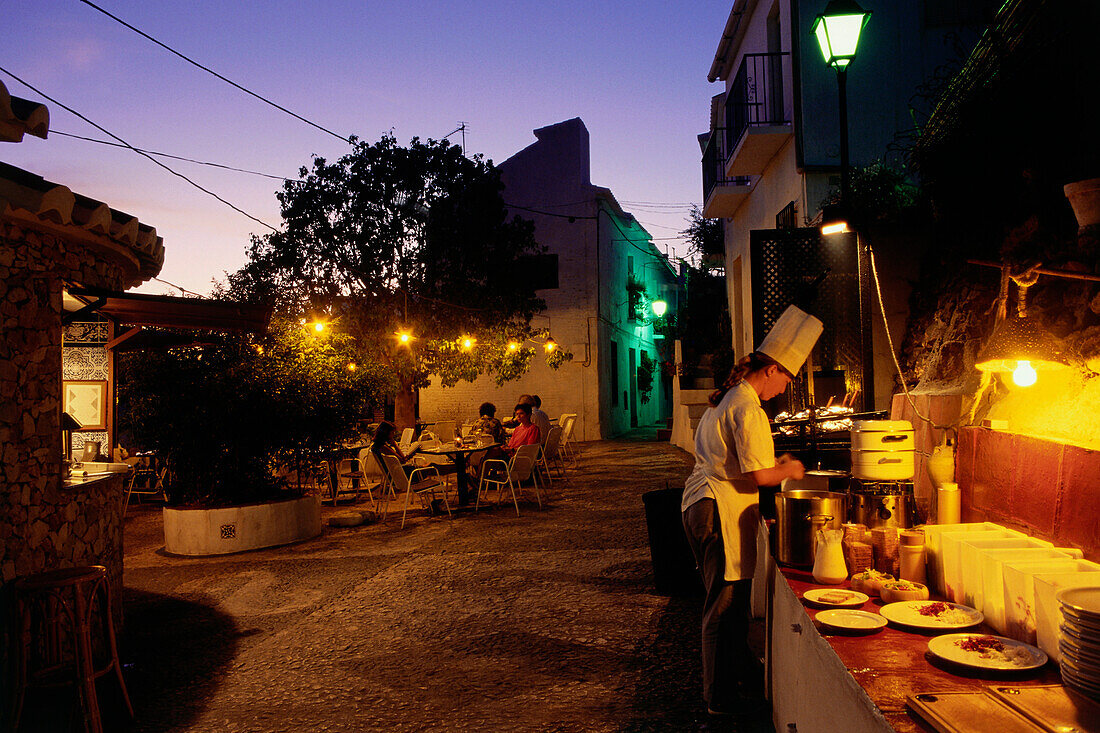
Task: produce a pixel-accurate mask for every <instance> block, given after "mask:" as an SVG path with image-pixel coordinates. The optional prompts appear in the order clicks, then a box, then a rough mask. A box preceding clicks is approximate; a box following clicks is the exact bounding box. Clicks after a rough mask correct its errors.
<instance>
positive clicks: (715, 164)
mask: <svg viewBox="0 0 1100 733" xmlns="http://www.w3.org/2000/svg"><path fill="white" fill-rule="evenodd" d="M725 132H726V131H725V130H724V129H723V128H718V129H715V130H711V133H710V139H709V140H708V141H707V147H706V148H705V149H704V150H703V205H704V206H705V205H706V202H707V199H708V198H710V194H711V191H713V190H714V187H715V186H747V185H749V184H750V183H752V177H751V176H734V177H733V178H730V177H728V176H726V151H725V134H724V133H725Z"/></svg>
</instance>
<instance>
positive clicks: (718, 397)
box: [707, 351, 786, 407]
mask: <svg viewBox="0 0 1100 733" xmlns="http://www.w3.org/2000/svg"><path fill="white" fill-rule="evenodd" d="M770 366H777V367H779V368H780V369H783V367H782V366H780V364H779V362H777V361H776V360H775V359H773V358H771V357H770V356H766V355H764V354H761V353H760V352H759V351H754V352H752V353H751V354H749V355H748V356H746V357H743V358H742V359H741V360H740V361H738V362H737V364H735V365H734V367H733V369H731V370H730V373H729V376H728V377H726V379H725V381H724V382H722V386H720V387H719V388H718V389H716V390H714V391H713V392H711V393H710V397H709V398H708V400H707V401H708V402H710V406H711V407H718V403H719V402H721V401H722V398H723V397H725V396H726V392H729V391H730V389H732V388H733V387H734V386H735V385H736V384H737V383H738V382H741V381H743V380H744V379H745V377H747V376H749V375H750V374H752V373H753V372H758V371H760V370H761V369H767V368H768V367H770ZM783 371H786V369H783Z"/></svg>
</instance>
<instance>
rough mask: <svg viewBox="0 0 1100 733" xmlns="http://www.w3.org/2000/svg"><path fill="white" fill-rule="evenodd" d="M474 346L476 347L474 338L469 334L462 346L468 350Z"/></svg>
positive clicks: (463, 340)
mask: <svg viewBox="0 0 1100 733" xmlns="http://www.w3.org/2000/svg"><path fill="white" fill-rule="evenodd" d="M473 347H474V340H473V339H472V338H470V337H469V336H467V337H466V338H464V339H462V348H464V349H466V351H469V350H470V349H472V348H473Z"/></svg>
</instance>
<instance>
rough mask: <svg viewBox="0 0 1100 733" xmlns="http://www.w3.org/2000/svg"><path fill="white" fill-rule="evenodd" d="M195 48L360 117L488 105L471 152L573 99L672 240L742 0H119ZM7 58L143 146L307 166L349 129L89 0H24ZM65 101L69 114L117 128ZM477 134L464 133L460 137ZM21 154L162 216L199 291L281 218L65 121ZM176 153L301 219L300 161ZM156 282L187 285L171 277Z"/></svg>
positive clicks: (200, 175)
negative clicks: (285, 194) (284, 192)
mask: <svg viewBox="0 0 1100 733" xmlns="http://www.w3.org/2000/svg"><path fill="white" fill-rule="evenodd" d="M96 4H97V5H99V6H100V7H102V8H104V9H105V10H107V11H109V12H110V13H112V14H114V15H116V16H118V17H119V18H121V19H122V20H124V21H126V22H128V23H130V24H131V25H133V26H135V27H137V28H139V29H141V30H142V31H144V32H146V33H148V34H149V35H151V36H153V37H154V38H156V39H158V40H159V41H161V42H162V43H164V44H166V45H168V46H170V47H172V48H173V49H175V50H176V51H179V52H180V53H182V54H184V55H186V56H188V57H190V58H192V59H194V60H195V61H198V62H199V63H202V64H204V65H206V66H208V67H210V68H212V69H213V70H214V71H217V72H219V73H220V74H222V75H223V76H226V77H228V78H229V79H231V80H233V81H235V82H237V83H238V84H240V85H241V86H243V87H245V88H248V89H250V90H252V91H254V92H256V93H258V94H260V95H262V96H264V97H266V98H268V99H270V100H272V101H274V102H277V103H278V104H280V105H282V106H284V107H286V108H288V109H290V110H292V111H294V112H296V113H297V114H299V115H301V116H303V117H305V118H307V119H309V120H311V121H314V122H316V123H318V124H319V125H321V126H323V127H326V128H328V129H330V130H333V131H335V132H337V133H340V134H341V135H345V136H346V135H352V134H354V135H358V136H359V137H360V138H361V139H363V140H366V141H368V142H373V141H376V140H377V139H378V138H379V137H381V136H382V135H383V134H385V133H387V132H389V131H391V130H392V131H393V133H394V134H395V135H396V136H397V139H398V141H399V142H400V143H401V144H408V142H409V140H410V139H411V138H412V137H413V136H419V137H421V138H429V137H430V138H435V139H438V138H441V137H443V136H445V135H447V134H448V133H450V132H451V131H452V130H454V129H455V128H457V127H458V125H459V122H460V121H464V122H465V123H466V124H467V126H468V129H467V132H466V149H467V152H468V153H471V154H472V153H483V154H484V155H485V156H486V157H488V158H490V159H492V160H493V161H495V162H497V163H499V162H501V161H503V160H505V159H506V158H508V157H509V156H511V155H512V154H514V153H515V152H517V151H519V150H520V149H522V148H524V147H526V146H527V145H529V144H531V143H533V142H534V136H533V135H532V134H531V131H532V130H533V129H535V128H538V127H542V126H544V125H549V124H553V123H555V122H560V121H562V120H566V119H570V118H572V117H580V118H581V119H582V120H584V123H585V125H586V126H587V127H588V130H589V133H590V134H591V143H592V181H593V183H595V184H597V185H602V186H607V187H609V188H610V189H611V190H612V191H613V192H614V193H615V194H616V196H617V197H618V198H619V200H620V202H621V203H622V204H623V206H624V208H626V209H627V210H628V211H631V212H632V213H634V214H635V216H637V218H638V219H639V220H640V221H641V222H642V223H643V224H644V225H645V226H646V227H647V229H648V230H649V232H650V234H652V235H653V237H654V238H655V239H656V240H657V242H656V243H657V244H658V245H660V246H661V247H662V249H664V247H665V245H668V247H669V250H670V253H672V252H674V253H675V254H677V255H679V254H683V253H684V251H685V247H684V246H683V244H682V243H681V242H680V241H678V240H673V239H662V238H668V237H675V236H677V232H678V231H679V230H681V229H683V228H684V227H685V225H686V224H685V218H686V216H687V211H688V204H689V203H691V202H697V203H698V202H699V201H700V198H701V187H702V184H701V181H700V166H699V159H700V152H699V147H698V144H697V143H696V139H695V138H696V135H697V134H698V133H700V132H704V131H705V130H706V128H707V125H708V124H709V120H708V110H709V103H708V100H709V98H710V97H711V96H712V95H714V94H717V93H719V92H720V91H722V90H721V83H716V84H708V83H707V80H706V75H707V71H708V70H709V68H710V63H711V60H712V58H713V54H714V51H715V49H716V47H717V45H718V41H719V38H720V36H721V32H722V28H723V26H724V24H725V21H726V18H727V16H728V14H729V10H730V7H731V3H730V0H703V1H701V2H700V1H696V2H692V3H690V4H681V3H668V2H657V1H656V0H653V1H644V2H637V1H636V2H629V3H628V2H618V1H615V2H598V3H591V2H573V1H569V2H550V3H545V2H531V1H529V0H509V1H508V2H499V1H497V0H491V1H487V2H468V3H454V2H448V3H444V2H432V1H428V0H403V1H402V2H377V1H371V0H360V1H358V2H355V1H353V0H316V1H314V2H309V1H306V0H268V1H267V2H262V3H261V2H234V1H233V0H229V1H228V2H227V1H226V0H219V1H218V2H212V1H210V0H189V1H188V2H166V1H164V0H98V1H97V2H96ZM5 11H6V13H5V17H6V20H5V25H6V27H7V29H8V30H7V32H6V34H5V43H4V46H5V50H4V53H3V54H0V57H2V59H3V61H2V63H0V66H2V67H3V68H5V69H7V70H8V71H9V72H11V73H12V74H15V75H17V76H18V77H20V78H21V79H23V80H24V81H26V82H27V83H29V84H31V85H33V86H35V87H36V88H38V89H39V90H41V92H43V93H44V94H47V95H49V96H50V97H53V98H54V99H56V100H57V101H58V102H60V103H62V104H65V105H67V106H69V107H71V108H73V109H74V110H76V111H77V112H79V113H81V114H83V115H84V116H86V117H88V118H89V119H90V120H92V121H94V122H95V123H97V124H99V125H101V126H102V127H104V128H105V129H107V130H109V131H110V132H111V133H113V134H115V135H117V136H119V137H121V138H123V139H124V140H126V141H127V142H129V143H130V144H132V145H134V146H135V147H138V148H144V149H147V150H153V151H158V152H164V153H170V154H173V155H178V156H182V157H187V158H194V159H198V160H202V161H209V162H215V163H220V164H223V165H229V166H234V167H238V168H246V169H250V170H253V171H259V172H263V173H268V174H273V175H277V176H289V177H297V171H298V168H299V167H300V166H302V165H307V164H308V163H309V161H310V156H311V155H312V154H318V155H322V156H325V157H327V158H330V159H335V158H337V157H339V156H340V155H342V154H344V153H345V152H347V151H348V146H347V144H346V143H344V142H342V141H340V140H338V139H336V138H335V137H332V136H330V135H328V134H326V133H324V132H322V131H320V130H317V129H315V128H313V127H310V126H308V125H307V124H305V123H303V122H300V121H298V120H296V119H294V118H292V117H290V116H289V115H287V114H285V113H283V112H280V111H278V110H276V109H273V108H272V107H269V106H267V105H265V104H263V103H262V102H259V101H257V100H256V99H254V98H252V97H250V96H248V95H246V94H245V93H243V92H241V91H239V90H237V89H234V88H232V87H230V86H229V85H227V84H225V83H224V82H222V81H221V80H219V79H216V78H215V77H213V76H211V75H209V74H207V73H206V72H203V71H201V70H199V69H197V68H195V67H194V66H191V65H190V64H188V63H187V62H185V61H183V60H181V59H180V58H178V57H176V56H174V55H172V54H171V53H169V52H168V51H166V50H164V49H163V48H160V47H159V46H156V45H155V44H153V43H152V42H151V41H149V40H147V39H145V38H142V37H141V36H139V35H137V34H136V33H134V32H133V31H131V30H130V29H128V28H126V27H124V26H122V25H120V24H119V23H117V22H116V21H114V20H112V19H111V18H109V17H107V16H106V15H103V14H102V13H100V12H99V11H97V10H95V9H94V8H92V7H90V6H88V5H86V4H84V3H82V2H80V1H79V0H39V1H38V2H13V3H7V4H5ZM0 78H3V81H4V84H5V85H7V87H8V90H9V91H10V92H11V94H12V95H14V96H20V97H25V98H28V99H32V100H35V101H41V102H44V103H46V104H47V106H48V107H49V109H50V117H51V130H54V131H60V132H65V133H72V134H76V135H82V136H86V137H92V138H97V139H105V138H106V136H105V135H104V134H103V133H101V132H99V131H98V130H96V129H95V128H93V127H91V126H90V125H88V124H87V123H85V122H84V121H82V120H80V119H79V118H77V117H75V116H74V115H72V114H70V113H69V112H66V111H65V110H64V109H62V108H60V107H59V106H58V105H56V104H53V103H51V102H49V101H48V100H46V99H44V98H42V97H40V96H39V94H37V93H35V92H33V91H31V90H30V89H28V88H27V87H25V86H23V85H22V84H20V83H19V82H17V81H15V80H14V79H12V78H11V77H10V76H7V75H2V74H0ZM450 139H451V140H452V141H455V142H460V140H461V138H460V136H459V135H458V134H456V135H454V136H452V137H451V138H450ZM0 151H2V158H0V159H2V160H3V161H4V162H7V163H10V164H12V165H16V166H19V167H21V168H25V169H27V170H29V171H31V172H33V173H36V174H38V175H41V176H43V177H44V178H46V179H48V180H51V181H54V182H56V183H61V184H64V185H66V186H68V187H69V188H71V189H72V190H73V191H75V192H77V193H80V194H84V195H87V196H91V197H93V198H96V199H99V200H101V201H104V202H105V203H107V204H108V205H110V206H111V207H113V208H115V209H120V210H122V211H125V212H127V213H130V214H133V215H135V216H137V217H138V219H139V220H140V221H142V222H143V223H146V224H149V225H151V226H154V227H156V229H157V232H158V233H159V234H160V235H161V236H162V237H164V243H165V249H166V255H165V263H164V268H163V270H162V272H161V275H160V277H161V278H162V279H163V280H166V281H169V282H172V283H175V284H178V285H180V286H183V287H184V288H187V289H189V290H191V291H195V292H198V293H200V294H207V293H209V291H210V289H211V286H212V283H213V281H214V280H216V279H221V278H222V273H223V272H224V271H227V270H228V271H233V270H236V269H237V268H238V267H240V265H242V264H243V262H244V259H245V248H246V246H247V244H248V239H249V235H250V234H252V233H263V232H264V231H267V230H266V229H265V228H264V227H262V226H261V225H260V224H257V223H255V222H253V221H251V220H250V219H248V218H246V217H245V216H242V215H241V214H239V213H237V212H235V211H233V210H231V209H230V208H228V207H226V206H225V205H224V204H222V203H220V202H218V201H217V200H215V199H214V198H212V197H210V196H208V195H206V194H204V193H202V192H201V191H199V190H197V189H195V188H193V187H191V186H190V185H188V184H187V183H186V182H184V181H182V180H180V179H178V178H176V177H174V176H172V175H171V174H170V173H168V172H167V171H164V170H163V169H160V168H158V167H157V166H155V165H154V164H153V163H151V162H149V161H148V160H146V159H144V158H142V157H140V156H138V155H137V154H135V153H133V152H132V151H129V150H125V149H119V148H112V147H107V146H103V145H97V144H94V143H90V142H85V141H82V140H76V139H72V138H67V137H64V136H62V135H56V134H51V135H50V138H49V139H48V140H41V139H39V138H35V137H30V136H28V137H26V138H25V139H24V141H23V142H22V143H19V144H10V143H8V144H4V145H3V146H2V147H0ZM162 160H164V162H165V163H166V164H167V165H169V166H170V167H172V168H173V169H174V170H176V171H178V172H180V173H182V174H184V175H186V176H188V177H189V178H191V179H193V180H195V181H196V182H197V183H199V184H201V185H202V186H204V187H206V188H208V189H210V190H212V191H214V192H216V193H217V194H219V195H220V196H222V197H223V198H225V199H227V200H229V201H230V202H232V203H233V204H234V205H236V206H238V207H240V208H241V209H243V210H244V211H246V212H248V213H249V214H251V215H253V216H255V217H256V218H258V219H260V220H262V221H264V222H266V223H268V224H271V225H273V226H279V225H280V222H281V220H280V218H279V213H278V202H277V201H276V199H275V195H274V194H275V191H276V189H278V188H279V186H280V183H279V181H277V180H274V179H271V178H265V177H261V176H256V175H249V174H245V173H237V172H229V171H222V170H219V169H216V168H211V167H206V166H201V165H195V164H193V163H187V162H183V161H178V160H165V159H162ZM142 290H143V291H145V292H152V293H166V294H177V295H178V294H179V292H178V291H175V290H173V289H172V288H169V287H168V286H166V285H164V284H162V283H158V282H150V283H148V284H146V285H145V286H143V288H142Z"/></svg>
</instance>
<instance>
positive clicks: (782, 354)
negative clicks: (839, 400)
mask: <svg viewBox="0 0 1100 733" xmlns="http://www.w3.org/2000/svg"><path fill="white" fill-rule="evenodd" d="M823 330H825V326H824V325H823V324H822V323H821V321H819V320H818V319H816V318H814V317H813V316H811V315H810V314H809V313H805V312H804V311H802V310H800V309H799V308H796V307H795V306H793V305H792V306H790V307H789V308H787V310H785V311H783V315H781V316H779V320H777V321H776V322H775V325H774V326H772V330H770V331H768V335H767V336H766V337H764V341H763V343H761V344H760V346H758V347H757V348H756V350H757V351H759V352H760V353H761V354H764V355H765V356H770V357H771V358H773V359H775V360H776V361H777V362H779V365H780V366H781V367H783V368H784V369H786V370H787V371H788V372H790V373H791V374H798V370H799V369H801V368H802V365H803V364H805V363H806V357H807V356H809V355H810V351H811V350H812V349H813V348H814V344H816V343H817V339H818V337H819V336H821V332H822V331H823Z"/></svg>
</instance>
